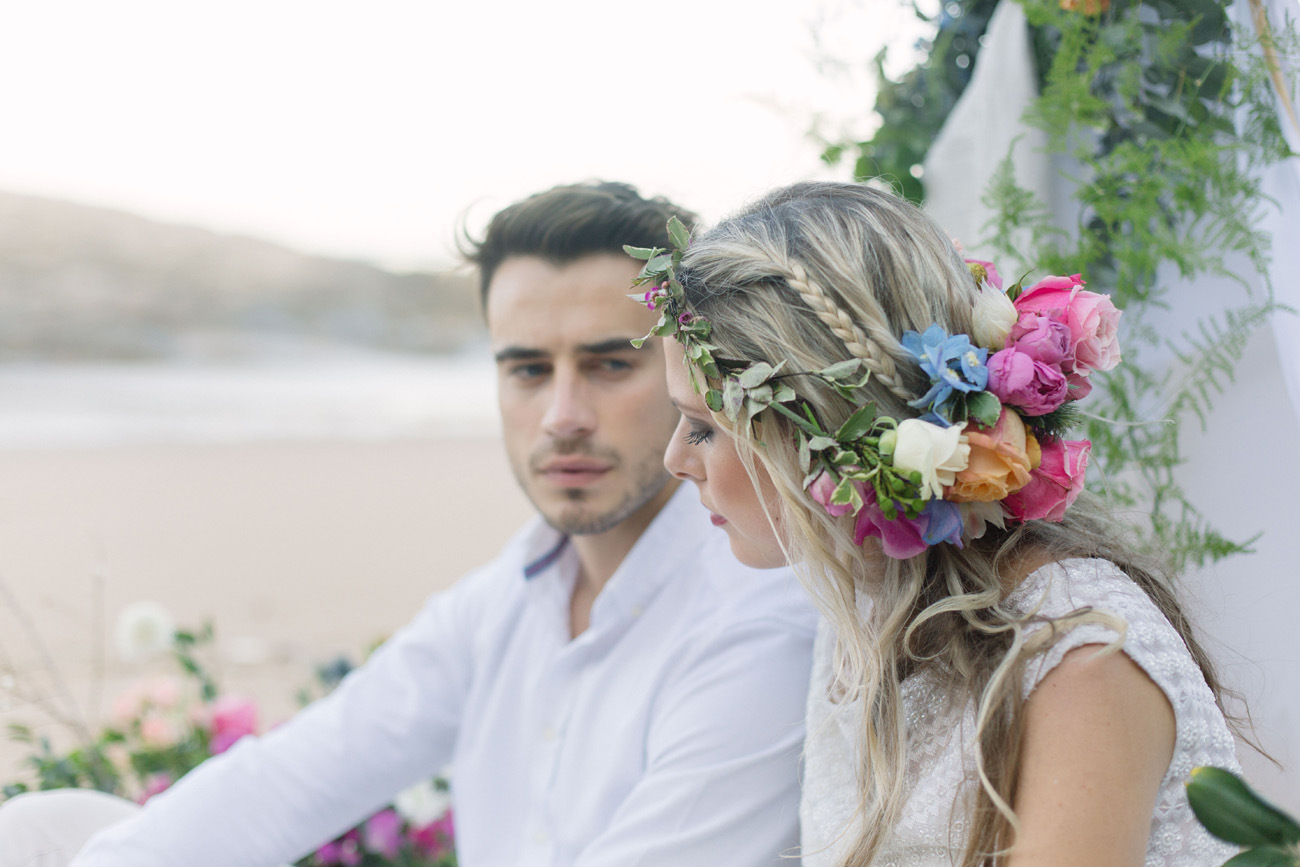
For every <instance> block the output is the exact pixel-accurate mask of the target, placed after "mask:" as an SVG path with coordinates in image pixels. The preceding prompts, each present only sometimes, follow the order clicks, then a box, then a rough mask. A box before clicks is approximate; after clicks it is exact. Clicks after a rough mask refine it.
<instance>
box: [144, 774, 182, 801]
mask: <svg viewBox="0 0 1300 867" xmlns="http://www.w3.org/2000/svg"><path fill="white" fill-rule="evenodd" d="M173 782H174V781H173V780H172V775H171V774H169V773H167V772H166V771H161V772H159V773H157V774H151V775H150V776H149V778H148V779H146V780H145V784H144V791H143V792H141V793H140V797H138V798H136V803H137V804H143V803H144V802H145V801H147V800H149V799H150V798H152V797H153V796H154V795H160V794H162V793H163V792H165V791H167V790H168V789H169V788H171V785H172V783H173Z"/></svg>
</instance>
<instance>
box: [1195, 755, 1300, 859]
mask: <svg viewBox="0 0 1300 867" xmlns="http://www.w3.org/2000/svg"><path fill="white" fill-rule="evenodd" d="M1187 800H1188V803H1190V804H1191V806H1192V812H1193V813H1195V814H1196V818H1197V819H1199V820H1200V822H1201V824H1202V825H1204V826H1205V829H1206V830H1207V831H1209V832H1210V833H1211V834H1213V835H1214V836H1216V837H1218V838H1219V839H1220V840H1226V841H1228V842H1229V843H1236V844H1237V845H1238V846H1284V845H1286V844H1289V843H1297V842H1300V824H1297V823H1296V821H1295V819H1292V818H1291V817H1290V816H1288V815H1287V814H1286V813H1283V812H1282V811H1281V810H1279V809H1278V808H1277V807H1274V806H1273V805H1272V804H1270V803H1268V802H1267V801H1265V800H1264V799H1263V798H1261V797H1260V796H1259V795H1258V794H1256V793H1255V791H1254V790H1253V789H1251V788H1250V787H1249V786H1247V785H1246V783H1245V782H1244V781H1243V780H1242V779H1241V778H1240V777H1238V776H1237V775H1236V774H1233V773H1231V772H1230V771H1225V770H1224V769H1222V768H1212V767H1201V768H1194V769H1193V770H1192V776H1191V779H1189V780H1188V781H1187Z"/></svg>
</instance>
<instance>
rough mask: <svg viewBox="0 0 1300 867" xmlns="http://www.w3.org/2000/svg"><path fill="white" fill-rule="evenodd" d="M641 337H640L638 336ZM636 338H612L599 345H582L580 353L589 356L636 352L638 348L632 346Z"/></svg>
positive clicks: (579, 349) (580, 345) (579, 347)
mask: <svg viewBox="0 0 1300 867" xmlns="http://www.w3.org/2000/svg"><path fill="white" fill-rule="evenodd" d="M638 336H640V335H638ZM635 339H636V338H635V337H611V338H610V339H609V340H602V341H600V342H598V343H580V344H578V351H579V352H585V353H587V354H588V355H608V354H609V353H611V352H624V351H628V350H630V351H632V352H636V351H637V350H636V347H635V346H633V345H632V341H633V340H635Z"/></svg>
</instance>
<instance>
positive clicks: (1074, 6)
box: [1061, 0, 1110, 15]
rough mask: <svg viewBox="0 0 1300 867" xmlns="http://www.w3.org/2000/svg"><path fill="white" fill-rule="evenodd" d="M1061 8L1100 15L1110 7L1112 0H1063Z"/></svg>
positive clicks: (1067, 10)
mask: <svg viewBox="0 0 1300 867" xmlns="http://www.w3.org/2000/svg"><path fill="white" fill-rule="evenodd" d="M1061 8H1062V9H1064V10H1065V11H1066V12H1082V13H1083V14H1084V15H1100V14H1101V13H1103V12H1105V11H1106V10H1107V9H1109V8H1110V0H1061Z"/></svg>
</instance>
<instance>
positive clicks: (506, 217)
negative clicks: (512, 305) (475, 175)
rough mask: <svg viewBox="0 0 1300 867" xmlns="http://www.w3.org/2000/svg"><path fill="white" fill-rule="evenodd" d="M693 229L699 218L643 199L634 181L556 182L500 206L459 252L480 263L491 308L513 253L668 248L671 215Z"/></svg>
mask: <svg viewBox="0 0 1300 867" xmlns="http://www.w3.org/2000/svg"><path fill="white" fill-rule="evenodd" d="M673 215H676V216H677V219H679V220H681V221H682V222H683V223H685V224H686V227H687V228H694V226H695V223H696V221H697V220H698V218H697V217H696V216H695V214H693V213H691V212H690V211H688V210H686V209H684V208H680V207H678V206H677V205H674V204H673V203H672V202H670V201H668V200H667V199H664V198H661V197H656V198H653V199H646V198H642V197H641V194H640V193H638V192H637V191H636V188H635V187H633V186H632V185H630V184H622V183H615V182H612V181H589V182H586V183H581V184H569V185H565V186H560V187H554V188H552V189H549V190H546V191H545V192H542V193H537V194H535V195H532V196H529V197H528V198H526V199H524V200H523V201H520V202H515V203H514V204H513V205H510V206H509V207H507V208H504V209H502V210H501V211H498V212H497V214H496V215H495V216H493V217H492V220H491V221H490V222H489V223H488V227H487V232H486V233H484V235H483V239H482V240H481V241H476V240H474V239H473V238H470V237H468V236H465V238H464V239H463V243H462V249H461V252H462V253H463V254H464V256H465V258H466V259H467V260H468V261H469V262H470V263H471V264H473V265H475V266H477V267H478V273H479V299H480V301H481V302H482V304H483V306H484V308H485V309H486V307H487V294H488V285H489V284H491V282H492V275H493V274H495V273H496V270H497V268H498V267H499V266H500V265H501V263H502V262H504V261H505V260H506V258H507V257H510V256H538V257H540V258H543V259H546V260H547V261H549V262H552V263H554V264H556V265H564V264H567V263H569V262H572V261H574V260H575V259H580V258H582V257H583V256H587V255H590V254H592V253H620V254H621V253H622V252H623V245H624V244H631V245H632V246H634V247H668V246H669V245H670V244H671V241H670V240H669V238H668V230H667V225H668V218H669V217H671V216H673Z"/></svg>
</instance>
